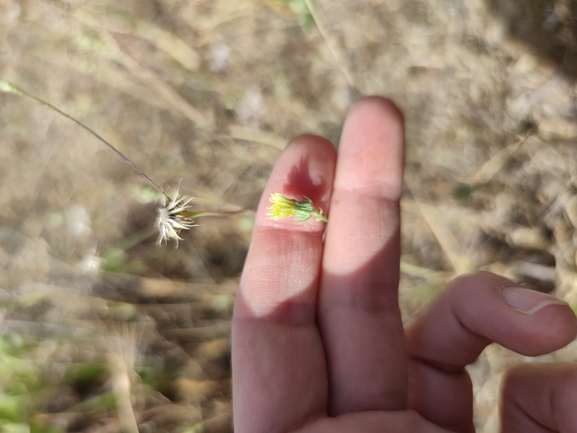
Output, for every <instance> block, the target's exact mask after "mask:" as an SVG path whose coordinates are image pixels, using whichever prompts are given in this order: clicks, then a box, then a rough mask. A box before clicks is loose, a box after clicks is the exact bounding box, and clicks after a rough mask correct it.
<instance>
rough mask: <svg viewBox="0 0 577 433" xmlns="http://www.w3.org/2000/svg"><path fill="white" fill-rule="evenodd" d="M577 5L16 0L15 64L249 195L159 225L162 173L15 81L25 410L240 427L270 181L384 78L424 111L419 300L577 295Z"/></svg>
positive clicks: (14, 73)
mask: <svg viewBox="0 0 577 433" xmlns="http://www.w3.org/2000/svg"><path fill="white" fill-rule="evenodd" d="M576 14H577V7H576V5H575V2H574V1H570V0H565V1H563V0H542V1H540V0H532V1H525V2H522V1H521V0H486V1H483V0H471V1H467V2H455V1H451V0H429V1H418V0H412V1H400V0H361V1H347V2H329V1H328V0H318V1H314V0H307V1H305V0H243V1H241V0H238V1H237V0H233V1H231V0H195V1H183V0H126V1H123V2H114V1H106V0H88V1H78V0H50V1H48V0H46V1H26V0H21V1H16V0H0V79H4V80H7V81H9V82H11V83H13V84H15V85H16V86H18V87H20V88H22V89H23V90H25V91H27V92H29V93H31V94H33V95H36V96H38V97H40V98H42V99H44V100H46V101H49V102H50V103H52V104H54V105H56V106H57V107H58V108H60V109H61V110H63V111H65V112H66V113H68V114H70V115H72V116H74V117H75V118H77V119H79V120H80V121H81V122H83V123H85V124H86V125H88V126H89V127H91V128H92V129H94V130H95V131H96V132H98V133H99V134H101V135H102V136H104V137H105V138H106V139H107V140H109V141H110V142H111V143H113V144H114V145H115V146H116V147H117V148H118V149H119V150H120V151H121V152H122V153H124V154H125V155H126V156H127V157H128V158H129V159H130V160H131V161H132V162H133V163H134V164H135V165H136V166H138V167H139V168H140V169H141V170H142V171H143V172H145V173H146V174H147V175H148V176H149V177H150V178H152V179H153V181H154V182H156V183H157V184H158V185H159V186H160V187H161V188H164V189H166V190H168V191H173V190H174V189H175V188H177V187H178V185H180V191H181V192H182V193H184V194H187V195H189V196H194V197H196V199H195V200H194V206H195V209H212V210H221V211H222V210H225V211H236V210H239V209H244V211H243V212H241V213H238V214H236V215H234V216H231V217H219V218H201V219H199V220H198V222H199V223H200V226H199V227H196V228H194V229H192V230H190V231H189V232H186V233H184V234H183V237H184V238H185V239H184V241H182V242H181V243H180V244H179V247H178V249H175V248H174V244H172V245H169V246H167V247H158V246H157V245H156V243H155V242H156V233H155V232H154V227H153V226H154V220H155V217H156V202H157V200H158V198H159V197H158V193H156V192H155V190H154V188H152V187H151V185H150V184H149V183H148V182H147V181H146V180H145V179H143V178H142V177H141V176H140V175H138V174H137V173H136V172H135V171H134V170H132V168H130V167H129V166H128V165H127V164H125V163H124V162H123V161H122V160H121V159H120V158H119V157H118V156H117V155H115V154H114V153H113V152H111V151H110V149H108V148H106V147H105V146H103V145H102V144H101V143H100V142H98V141H97V140H96V139H95V138H94V137H92V136H91V135H89V134H88V133H86V132H85V131H84V130H82V129H81V128H79V127H78V126H77V125H75V124H73V123H72V122H70V121H69V120H67V119H65V118H62V117H61V116H59V115H57V114H55V113H54V112H51V111H49V110H47V109H46V108H45V107H43V106H42V105H39V104H36V103H33V102H32V101H30V100H27V99H25V98H23V97H21V96H18V95H15V94H11V93H1V92H0V140H1V143H2V145H1V146H0V155H1V157H0V180H1V182H2V189H1V191H0V209H1V211H0V268H1V269H3V271H2V274H1V275H0V297H1V299H2V307H1V312H2V318H3V320H2V337H1V338H0V351H1V352H2V356H0V389H2V392H1V393H0V394H2V397H0V425H2V428H3V429H4V431H10V432H21V431H22V432H24V431H35V432H54V433H56V432H121V431H126V432H136V431H141V432H188V433H192V432H201V431H202V432H230V431H232V427H231V402H230V396H231V393H230V364H229V331H230V317H231V309H232V305H233V302H234V294H235V289H236V284H237V282H238V278H239V275H240V273H241V270H242V265H243V261H244V258H245V255H246V251H247V248H248V244H249V241H250V236H251V230H252V224H253V221H254V211H255V209H256V205H257V202H258V200H259V198H260V194H261V191H262V188H263V186H264V183H265V182H266V179H267V176H268V174H269V172H270V170H271V168H272V166H273V164H274V162H275V160H276V158H277V156H278V155H279V153H280V151H281V150H282V149H283V147H284V146H285V144H286V142H287V141H288V140H289V139H290V138H291V137H294V136H296V135H298V134H301V133H304V132H310V133H315V134H319V135H324V136H326V137H328V138H329V139H330V140H331V141H332V142H333V143H334V144H335V145H338V140H339V134H340V130H341V124H342V121H343V119H344V117H345V114H346V112H347V109H348V107H349V106H350V104H351V103H352V102H353V101H355V100H356V99H358V97H359V96H360V95H368V94H381V95H386V96H388V97H390V98H392V99H393V100H395V101H396V103H397V104H398V105H399V106H400V107H401V108H402V110H403V111H404V113H405V118H406V126H407V165H406V184H405V186H406V187H405V193H404V198H403V202H402V206H403V241H402V242H403V257H402V271H403V279H402V282H401V292H400V297H401V302H402V309H403V313H404V315H405V319H406V320H409V319H410V317H411V316H412V315H413V314H414V312H415V311H416V310H417V309H418V308H420V307H421V306H422V305H423V304H424V303H425V302H427V301H428V300H429V299H430V298H431V297H432V296H434V295H435V293H437V291H438V290H440V289H441V288H442V286H443V285H444V284H445V283H446V281H448V280H449V279H450V278H452V277H453V276H454V275H456V274H459V273H463V272H467V271H471V270H476V269H485V270H490V271H494V272H498V273H500V274H503V275H506V276H508V277H511V278H513V279H516V280H519V281H521V282H523V283H525V284H527V285H528V286H529V287H532V288H534V289H536V290H541V291H547V292H551V291H553V292H554V293H555V294H557V295H558V296H560V297H562V298H564V299H566V300H567V301H568V302H570V303H571V305H572V306H574V307H577V265H576V248H575V243H574V238H575V227H577V198H576V197H577V196H576V195H575V192H576V190H577V176H576V170H575V168H574V167H575V166H576V165H577V147H576V146H575V141H576V138H577V124H576V123H575V120H576V117H577V105H576V95H577V91H576V87H575V77H576V75H577V58H576V55H577V45H576V44H575V30H576V28H575V24H574V23H575V16H576ZM575 350H576V347H575V346H574V345H571V346H569V347H568V348H566V349H563V350H562V351H559V352H558V353H556V354H553V355H549V356H547V357H544V358H541V359H546V360H560V359H562V360H573V359H574V357H575ZM520 359H522V358H521V357H519V356H517V355H515V354H513V353H511V352H508V351H506V350H504V349H502V348H500V347H497V346H490V347H489V348H488V349H487V350H486V351H485V353H484V354H483V355H482V356H481V357H480V359H479V360H478V362H477V363H476V364H475V365H474V366H472V367H471V369H470V372H471V375H472V377H473V380H474V384H475V393H476V396H477V403H476V404H477V407H476V420H475V422H476V426H477V428H478V431H479V432H482V433H486V432H493V431H496V429H497V427H496V426H497V423H498V414H497V401H498V384H499V380H500V377H501V375H502V373H503V372H504V371H505V369H506V368H507V366H508V365H510V364H511V363H512V362H515V361H518V360H520ZM522 360H525V361H527V360H529V359H522ZM29 426H31V427H32V430H28V428H29Z"/></svg>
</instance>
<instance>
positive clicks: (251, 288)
mask: <svg viewBox="0 0 577 433" xmlns="http://www.w3.org/2000/svg"><path fill="white" fill-rule="evenodd" d="M403 166H404V132H403V117H402V115H401V113H400V111H399V110H398V109H397V108H396V107H395V105H394V104H393V103H392V102H390V101H389V100H387V99H384V98H380V97H369V98H365V99H363V100H361V101H359V102H357V103H356V104H355V105H354V106H353V107H352V108H351V110H350V112H349V114H348V116H347V119H346V121H345V125H344V128H343V133H342V138H341V142H340V145H339V151H338V155H337V153H336V151H335V150H334V148H333V146H332V145H331V144H330V143H329V142H328V141H326V140H325V139H323V138H320V137H315V136H310V135H305V136H301V137H298V138H296V139H295V140H293V141H292V142H291V143H290V144H289V146H288V147H287V149H286V150H285V151H284V153H283V154H282V155H281V156H280V158H279V160H278V162H277V164H276V166H275V168H274V170H273V172H272V174H271V177H270V179H269V182H268V184H267V186H266V188H265V191H264V194H263V198H262V200H261V203H260V205H259V209H258V213H257V219H256V226H255V231H254V235H253V239H252V243H251V246H250V250H249V254H248V257H247V260H246V265H245V269H244V272H243V276H242V279H241V282H240V287H239V292H238V296H237V302H236V305H235V312H234V319H233V331H232V332H233V334H232V363H233V397H234V419H235V432H237V433H245V432H246V433H259V432H262V433H272V432H279V433H281V432H283V433H284V432H299V433H324V432H327V433H340V432H343V433H345V432H365V433H372V432H387V433H389V432H390V433H404V432H407V433H408V432H412V433H415V432H416V433H433V432H435V433H437V432H446V431H453V432H473V431H474V427H473V421H472V402H473V396H472V389H471V380H470V378H469V376H468V374H467V372H466V370H465V366H466V365H468V364H470V363H472V362H473V361H475V359H476V358H477V357H478V356H479V354H480V353H481V352H482V350H483V349H484V348H485V347H486V346H487V345H488V344H490V343H491V342H497V343H498V344H501V345H503V346H505V347H507V348H510V349H512V350H514V351H516V352H518V353H521V354H524V355H530V356H534V355H540V354H545V353H549V352H552V351H554V350H557V349H559V348H561V347H563V346H565V345H567V344H568V343H569V342H570V341H571V340H573V338H574V337H575V335H576V333H577V320H576V318H575V315H574V314H573V312H572V311H571V309H570V307H569V306H568V305H567V304H565V303H562V302H560V301H558V300H555V299H554V298H552V297H549V296H548V295H544V294H536V292H531V291H527V290H526V289H522V288H520V287H517V286H515V285H514V284H513V283H512V282H511V281H509V280H507V279H505V278H502V277H499V276H497V275H493V274H490V273H485V272H480V273H476V274H472V275H466V276H462V277H459V278H457V279H455V280H454V281H453V282H451V283H450V284H449V286H448V287H447V289H446V290H445V291H444V292H443V293H441V294H440V295H439V296H438V297H437V298H436V299H435V300H433V301H432V302H431V303H430V304H429V305H428V306H427V307H426V308H425V309H423V310H422V311H421V312H419V314H417V316H416V317H415V318H414V319H413V320H412V321H411V322H410V323H409V324H408V325H407V326H405V328H403V324H402V322H401V316H400V311H399V306H398V282H399V260H400V259H399V257H400V215H399V200H400V197H401V192H402V184H403ZM273 192H280V193H282V194H284V195H287V196H289V197H297V196H299V195H300V196H305V197H308V198H310V199H312V200H313V202H314V203H315V204H316V205H317V206H318V207H320V208H321V209H322V210H323V212H324V213H325V214H329V213H330V216H329V223H328V224H327V226H326V230H325V225H324V224H323V223H321V222H318V221H315V220H314V218H312V219H311V220H309V221H307V222H306V223H294V222H291V221H289V220H277V221H274V220H272V219H270V218H268V217H267V216H266V207H267V206H269V203H268V198H269V197H270V195H271V193H273ZM503 382H504V385H503V396H502V399H501V401H502V421H503V422H502V423H503V427H502V428H503V430H502V431H504V432H507V433H511V432H513V433H515V432H523V433H532V432H539V433H540V432H543V433H545V432H551V431H560V432H574V431H577V415H576V414H577V411H575V410H574V408H575V407H576V404H577V368H576V367H575V366H574V365H573V364H527V365H523V364H522V365H520V366H516V367H514V368H513V369H511V371H510V372H509V373H508V374H507V375H506V378H505V379H504V381H503Z"/></svg>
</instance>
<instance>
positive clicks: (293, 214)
mask: <svg viewBox="0 0 577 433" xmlns="http://www.w3.org/2000/svg"><path fill="white" fill-rule="evenodd" d="M301 199H302V200H296V199H293V198H288V197H286V196H284V195H282V194H280V193H278V192H274V193H272V194H271V196H270V202H271V203H272V206H269V207H268V208H267V209H268V212H267V215H268V216H269V217H271V218H272V219H273V220H280V219H283V218H294V219H296V220H297V221H298V222H304V221H308V220H309V219H310V217H312V216H313V215H314V216H315V217H316V219H317V221H323V222H327V221H328V220H327V218H326V217H325V216H324V215H323V211H322V210H320V211H317V210H316V209H315V207H314V205H313V201H312V200H311V199H310V198H308V197H301Z"/></svg>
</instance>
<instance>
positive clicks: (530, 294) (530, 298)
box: [499, 285, 569, 316]
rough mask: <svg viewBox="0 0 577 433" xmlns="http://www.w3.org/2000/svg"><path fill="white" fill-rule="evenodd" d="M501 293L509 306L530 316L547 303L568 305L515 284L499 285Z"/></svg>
mask: <svg viewBox="0 0 577 433" xmlns="http://www.w3.org/2000/svg"><path fill="white" fill-rule="evenodd" d="M499 289H500V291H501V295H502V296H503V299H505V302H506V303H507V305H509V307H511V308H513V309H514V310H517V311H520V312H521V313H525V314H528V315H529V316H532V315H533V314H535V313H536V312H537V311H539V310H542V309H543V308H545V307H546V306H548V305H569V304H567V302H564V301H562V300H560V299H557V298H555V297H554V296H551V295H547V294H545V293H541V292H537V291H535V290H530V289H526V288H524V287H521V286H516V285H506V286H501V287H499Z"/></svg>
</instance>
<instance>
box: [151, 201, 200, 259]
mask: <svg viewBox="0 0 577 433" xmlns="http://www.w3.org/2000/svg"><path fill="white" fill-rule="evenodd" d="M191 201H192V198H190V197H185V196H183V195H178V190H177V191H176V193H175V194H174V197H173V198H172V199H167V198H166V196H164V195H163V196H162V202H161V206H160V207H159V208H158V209H157V211H158V216H157V217H156V228H157V229H158V239H157V240H156V243H157V245H163V244H164V245H166V243H167V242H168V241H169V240H171V239H174V240H175V241H176V247H177V248H178V241H181V240H182V238H181V237H180V236H179V233H180V231H181V230H189V229H191V228H192V227H195V226H197V225H198V224H195V223H194V220H193V219H192V217H191V215H192V212H190V209H192V205H190V204H189V203H190V202H191Z"/></svg>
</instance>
